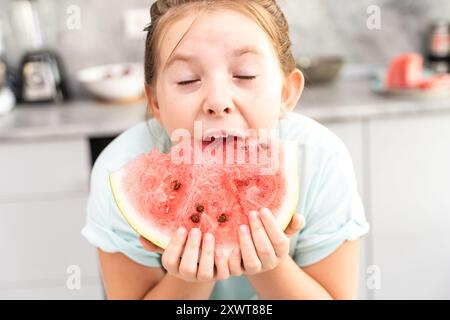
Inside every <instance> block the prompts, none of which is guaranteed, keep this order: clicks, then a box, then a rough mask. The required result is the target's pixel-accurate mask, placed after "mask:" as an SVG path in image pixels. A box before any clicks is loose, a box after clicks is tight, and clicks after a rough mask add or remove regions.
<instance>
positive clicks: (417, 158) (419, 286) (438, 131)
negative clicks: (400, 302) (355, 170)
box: [369, 114, 450, 299]
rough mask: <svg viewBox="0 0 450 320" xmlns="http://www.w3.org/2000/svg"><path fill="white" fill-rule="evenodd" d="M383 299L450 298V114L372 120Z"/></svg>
mask: <svg viewBox="0 0 450 320" xmlns="http://www.w3.org/2000/svg"><path fill="white" fill-rule="evenodd" d="M369 132H370V145H371V150H370V155H371V157H370V177H371V190H370V191H371V194H370V196H371V206H372V210H371V211H372V228H373V229H372V230H373V232H372V236H373V238H374V243H373V250H374V252H373V254H374V256H373V259H374V264H375V265H376V266H378V268H379V270H380V272H381V282H380V284H381V286H380V288H379V290H377V291H376V292H375V297H376V298H380V299H392V298H402V299H421V298H423V299H431V298H436V299H450V272H449V270H450V114H439V115H432V116H431V115H429V116H420V117H409V118H403V119H384V120H377V121H372V122H371V124H370V131H369Z"/></svg>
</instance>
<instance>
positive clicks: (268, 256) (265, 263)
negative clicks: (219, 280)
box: [228, 208, 305, 276]
mask: <svg viewBox="0 0 450 320" xmlns="http://www.w3.org/2000/svg"><path fill="white" fill-rule="evenodd" d="M249 220H250V230H249V228H248V227H247V226H245V225H242V226H241V227H240V229H239V241H240V250H238V249H234V250H233V252H232V253H231V256H230V259H229V262H228V263H229V270H230V273H231V274H232V275H234V276H239V275H241V274H243V273H244V274H248V275H252V274H256V273H260V272H263V271H267V270H271V269H273V268H275V267H276V266H277V265H278V264H279V263H280V261H282V260H283V259H285V258H286V257H288V255H289V239H290V238H291V237H292V236H293V235H295V234H296V233H297V232H299V231H300V230H301V229H303V227H304V226H305V219H304V217H303V216H301V215H298V214H296V215H294V217H293V218H292V220H291V222H290V223H289V225H288V226H287V228H286V230H285V231H284V232H283V231H282V230H281V228H280V227H279V226H278V224H277V222H276V220H275V218H274V216H273V214H272V212H271V211H270V210H269V209H267V208H263V209H261V210H260V212H257V211H252V212H250V217H249ZM241 259H242V260H241ZM241 261H242V262H241Z"/></svg>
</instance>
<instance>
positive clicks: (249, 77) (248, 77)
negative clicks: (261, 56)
mask: <svg viewBox="0 0 450 320" xmlns="http://www.w3.org/2000/svg"><path fill="white" fill-rule="evenodd" d="M233 77H234V78H236V79H239V80H255V79H256V77H257V76H256V75H235V76H233ZM198 81H200V79H192V80H183V81H179V82H177V84H178V85H180V86H188V85H191V84H194V83H196V82H198Z"/></svg>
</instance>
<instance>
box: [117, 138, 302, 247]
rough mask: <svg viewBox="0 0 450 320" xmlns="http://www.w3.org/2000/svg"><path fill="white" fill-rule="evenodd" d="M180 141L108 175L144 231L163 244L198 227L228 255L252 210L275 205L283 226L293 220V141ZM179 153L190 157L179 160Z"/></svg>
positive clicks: (121, 205) (128, 217)
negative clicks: (178, 232)
mask: <svg viewBox="0 0 450 320" xmlns="http://www.w3.org/2000/svg"><path fill="white" fill-rule="evenodd" d="M243 141H244V140H243ZM213 145H214V148H211V147H212V146H213ZM219 145H221V146H222V148H217V146H219ZM180 146H182V145H181V144H178V145H176V146H175V147H173V148H172V150H171V152H170V153H167V154H165V153H160V152H159V151H158V150H156V149H154V150H152V151H151V152H149V153H147V154H144V155H141V156H139V157H137V158H136V159H134V160H132V161H130V162H129V163H127V164H126V165H125V166H124V167H123V168H121V169H120V170H118V171H116V172H114V173H112V174H111V175H110V183H111V187H112V191H113V195H114V198H115V201H116V203H117V205H118V207H119V209H120V211H121V212H122V214H123V216H124V217H125V219H126V220H127V221H128V223H129V224H130V225H131V226H132V227H133V228H134V229H135V230H136V231H137V232H138V233H139V234H141V235H142V236H143V237H144V238H146V239H147V240H149V241H151V242H153V243H155V244H156V245H158V246H159V247H161V248H165V247H166V246H167V245H168V243H169V240H170V237H171V236H172V234H173V233H174V232H175V231H176V229H177V228H179V227H185V228H187V229H188V230H190V229H191V228H194V227H196V228H199V229H200V230H201V231H202V233H203V234H204V233H206V232H209V233H212V234H213V235H214V237H215V241H216V247H217V248H219V249H221V250H222V251H223V252H224V254H225V255H229V253H230V252H231V250H232V249H233V248H235V247H238V228H239V226H240V225H242V224H246V225H248V214H249V212H250V211H251V210H260V209H261V208H263V207H266V208H269V209H270V210H271V211H272V213H273V214H274V216H275V218H276V220H277V222H278V223H279V224H280V227H281V228H283V229H284V228H285V227H286V226H287V224H288V223H289V221H290V219H291V217H292V214H293V213H294V211H295V207H296V205H297V199H298V187H299V186H298V180H299V179H298V171H297V154H296V146H295V144H294V143H292V142H282V141H276V143H274V141H271V142H269V143H258V142H256V143H255V140H251V139H247V140H245V141H244V142H243V144H242V143H241V144H239V143H237V140H236V139H233V140H229V139H228V140H224V141H223V142H222V141H219V143H217V140H216V142H215V143H211V144H209V145H208V144H204V143H203V144H200V145H198V144H197V145H196V144H195V143H194V142H193V140H191V141H190V142H189V143H188V144H187V145H186V144H185V145H184V149H182V148H181V147H180ZM186 146H188V147H187V148H186ZM196 147H197V148H198V149H195V148H196ZM177 148H178V149H177ZM180 150H181V152H180ZM196 150H197V151H199V150H200V152H198V153H197V155H200V154H201V155H202V157H203V158H202V159H201V163H199V161H198V158H194V156H195V155H196V153H195V152H196ZM227 152H228V153H227ZM227 154H228V156H229V157H228V158H225V156H226V155H227ZM255 154H256V155H257V156H256V159H257V160H256V161H255ZM180 155H181V156H187V155H190V156H191V157H190V160H191V161H186V159H188V158H183V160H184V161H182V162H180V158H179V157H178V156H180ZM230 155H232V156H231V157H230ZM242 155H244V157H241V156H242ZM221 156H222V157H221ZM217 159H219V160H217ZM220 159H222V161H221V160H220ZM230 159H231V161H230ZM196 161H197V162H196ZM214 161H215V162H214ZM186 162H188V163H186ZM274 164H275V165H274Z"/></svg>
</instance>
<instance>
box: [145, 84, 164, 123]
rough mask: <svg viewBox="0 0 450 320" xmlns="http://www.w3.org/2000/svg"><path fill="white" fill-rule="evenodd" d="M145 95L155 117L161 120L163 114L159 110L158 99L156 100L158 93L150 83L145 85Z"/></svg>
mask: <svg viewBox="0 0 450 320" xmlns="http://www.w3.org/2000/svg"><path fill="white" fill-rule="evenodd" d="M145 97H146V99H147V108H149V109H150V110H149V111H150V113H151V114H152V115H153V117H154V118H155V119H156V120H158V121H159V119H160V117H161V115H160V111H159V105H158V101H157V100H156V93H155V90H154V88H153V87H152V86H151V85H149V84H146V85H145Z"/></svg>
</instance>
